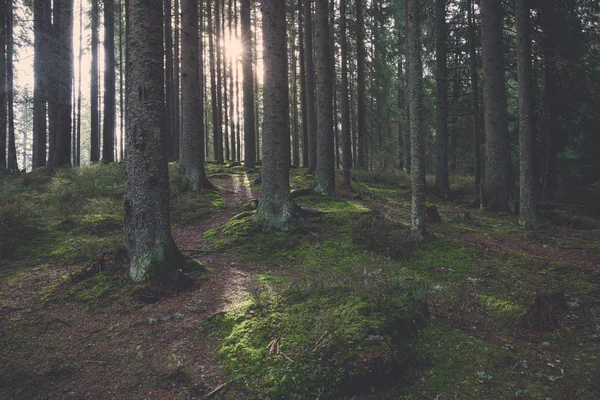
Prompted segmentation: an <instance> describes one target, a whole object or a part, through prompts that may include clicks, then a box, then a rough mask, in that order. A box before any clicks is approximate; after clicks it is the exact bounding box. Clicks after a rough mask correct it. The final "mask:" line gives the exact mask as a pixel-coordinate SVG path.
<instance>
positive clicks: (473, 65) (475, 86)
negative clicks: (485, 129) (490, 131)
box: [468, 0, 481, 196]
mask: <svg viewBox="0 0 600 400" xmlns="http://www.w3.org/2000/svg"><path fill="white" fill-rule="evenodd" d="M468 1H469V4H468V6H469V72H470V75H471V107H472V112H473V155H474V158H475V190H476V192H477V193H478V194H479V195H480V196H481V193H480V191H481V116H480V112H479V73H478V71H477V51H476V45H477V43H476V34H475V10H474V8H473V7H474V6H473V3H472V2H471V0H468Z"/></svg>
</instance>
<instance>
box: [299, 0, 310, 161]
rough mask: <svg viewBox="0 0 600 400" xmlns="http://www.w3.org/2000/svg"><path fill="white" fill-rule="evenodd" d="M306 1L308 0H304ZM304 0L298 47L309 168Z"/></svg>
mask: <svg viewBox="0 0 600 400" xmlns="http://www.w3.org/2000/svg"><path fill="white" fill-rule="evenodd" d="M304 1H306V0H304ZM302 7H303V6H302V0H298V47H299V52H300V108H301V112H300V113H301V115H302V128H301V130H302V166H303V167H304V168H308V167H309V165H310V162H309V154H308V153H309V144H308V104H307V88H306V56H305V51H304V43H305V38H304V15H303V8H302Z"/></svg>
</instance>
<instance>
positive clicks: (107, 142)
mask: <svg viewBox="0 0 600 400" xmlns="http://www.w3.org/2000/svg"><path fill="white" fill-rule="evenodd" d="M115 79H116V77H115V2H114V0H104V109H103V111H104V120H103V126H102V160H103V161H106V162H114V161H115V121H116V108H115V105H116V101H115V98H116V95H117V94H116V89H115V83H116V82H115Z"/></svg>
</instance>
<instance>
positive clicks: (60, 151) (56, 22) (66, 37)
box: [50, 0, 73, 167]
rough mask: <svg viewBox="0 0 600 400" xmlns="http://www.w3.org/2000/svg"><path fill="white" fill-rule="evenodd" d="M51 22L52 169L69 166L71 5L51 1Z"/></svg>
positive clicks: (64, 0)
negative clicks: (53, 43)
mask: <svg viewBox="0 0 600 400" xmlns="http://www.w3.org/2000/svg"><path fill="white" fill-rule="evenodd" d="M52 10H53V18H52V30H53V39H54V42H55V44H56V49H55V53H54V54H55V58H56V63H55V65H54V68H53V69H52V74H53V78H54V79H53V81H54V88H53V93H52V94H51V96H50V98H51V99H52V101H51V102H50V110H51V112H50V140H51V145H50V148H51V150H52V166H55V167H58V166H63V165H70V164H71V106H72V89H73V1H72V0H54V7H53V9H52ZM52 140H54V143H52Z"/></svg>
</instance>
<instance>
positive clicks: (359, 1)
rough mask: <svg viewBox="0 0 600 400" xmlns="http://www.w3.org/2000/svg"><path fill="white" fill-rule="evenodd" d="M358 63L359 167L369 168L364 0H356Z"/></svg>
mask: <svg viewBox="0 0 600 400" xmlns="http://www.w3.org/2000/svg"><path fill="white" fill-rule="evenodd" d="M356 57H357V58H356V64H357V80H358V99H357V102H358V105H357V107H358V110H357V113H358V132H357V141H358V143H357V147H358V160H357V161H358V168H362V169H366V168H367V154H366V136H367V116H366V106H365V99H366V76H365V58H366V57H365V17H364V0H356Z"/></svg>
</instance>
